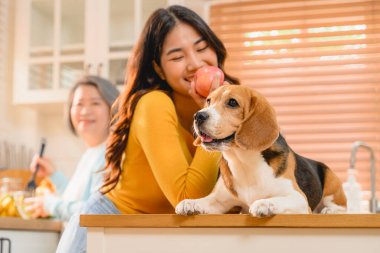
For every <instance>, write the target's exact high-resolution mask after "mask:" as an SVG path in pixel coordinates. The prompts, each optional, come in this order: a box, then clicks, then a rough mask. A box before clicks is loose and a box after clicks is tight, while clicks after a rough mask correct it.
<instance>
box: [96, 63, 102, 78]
mask: <svg viewBox="0 0 380 253" xmlns="http://www.w3.org/2000/svg"><path fill="white" fill-rule="evenodd" d="M102 68H103V63H99V64H98V67H97V69H96V73H97V75H98V76H101V73H102Z"/></svg>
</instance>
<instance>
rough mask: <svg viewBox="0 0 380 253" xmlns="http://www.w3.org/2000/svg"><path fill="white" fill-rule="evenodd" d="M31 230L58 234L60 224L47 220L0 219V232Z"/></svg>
mask: <svg viewBox="0 0 380 253" xmlns="http://www.w3.org/2000/svg"><path fill="white" fill-rule="evenodd" d="M3 229H11V230H32V231H52V232H57V233H60V232H61V230H62V222H60V221H56V220H48V219H35V220H24V219H21V218H11V217H1V218H0V230H3Z"/></svg>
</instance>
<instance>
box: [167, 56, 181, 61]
mask: <svg viewBox="0 0 380 253" xmlns="http://www.w3.org/2000/svg"><path fill="white" fill-rule="evenodd" d="M181 59H183V55H178V56H174V57H172V58H171V59H170V60H171V61H179V60H181Z"/></svg>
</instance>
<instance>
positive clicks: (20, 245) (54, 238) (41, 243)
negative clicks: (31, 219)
mask: <svg viewBox="0 0 380 253" xmlns="http://www.w3.org/2000/svg"><path fill="white" fill-rule="evenodd" d="M0 235H1V236H0V237H2V238H6V239H7V240H9V241H10V243H11V250H9V251H8V249H9V243H8V241H3V248H2V250H3V251H2V252H4V253H8V252H11V253H25V252H28V253H52V252H55V250H56V248H57V245H58V242H59V233H57V232H51V231H22V230H0Z"/></svg>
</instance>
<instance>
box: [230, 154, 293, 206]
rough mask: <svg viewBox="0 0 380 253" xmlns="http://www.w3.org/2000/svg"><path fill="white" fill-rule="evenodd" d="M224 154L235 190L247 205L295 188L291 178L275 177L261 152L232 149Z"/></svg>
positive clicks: (285, 193)
mask: <svg viewBox="0 0 380 253" xmlns="http://www.w3.org/2000/svg"><path fill="white" fill-rule="evenodd" d="M223 155H224V157H225V159H226V160H227V162H228V166H229V168H230V170H231V174H232V182H233V186H234V190H235V191H236V193H237V196H238V198H239V200H240V201H242V203H243V204H245V205H246V207H248V206H249V205H251V204H252V203H253V202H254V201H256V200H258V199H266V198H271V197H273V196H286V195H288V194H289V193H290V192H291V191H292V190H294V189H293V186H292V182H291V181H290V180H288V179H285V178H281V177H280V178H276V177H275V175H274V171H273V169H272V168H271V167H270V166H269V165H268V164H267V163H266V162H265V160H264V158H263V157H262V155H261V153H260V152H253V151H249V150H241V149H239V150H238V149H230V150H229V151H226V152H223Z"/></svg>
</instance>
